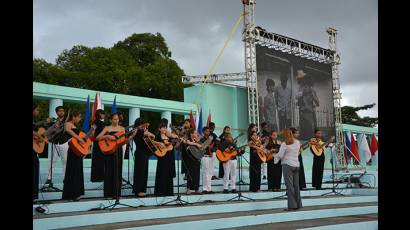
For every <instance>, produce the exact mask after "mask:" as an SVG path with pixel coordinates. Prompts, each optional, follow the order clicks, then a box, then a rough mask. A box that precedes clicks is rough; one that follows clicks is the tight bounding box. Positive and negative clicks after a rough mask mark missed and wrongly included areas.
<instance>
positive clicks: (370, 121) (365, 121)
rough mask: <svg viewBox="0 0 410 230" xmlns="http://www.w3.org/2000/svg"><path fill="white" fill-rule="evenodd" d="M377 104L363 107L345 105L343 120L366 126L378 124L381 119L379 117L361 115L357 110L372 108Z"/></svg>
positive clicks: (346, 122) (347, 122) (345, 122)
mask: <svg viewBox="0 0 410 230" xmlns="http://www.w3.org/2000/svg"><path fill="white" fill-rule="evenodd" d="M375 105H376V104H375V103H373V104H369V105H364V106H361V107H352V106H343V107H342V122H343V123H344V124H351V125H359V126H366V127H374V126H375V125H376V124H378V122H379V120H378V118H377V117H367V116H366V117H360V116H359V115H358V114H357V112H358V111H360V110H367V109H371V108H373V107H374V106H375Z"/></svg>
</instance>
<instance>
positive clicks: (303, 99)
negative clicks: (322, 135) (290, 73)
mask: <svg viewBox="0 0 410 230" xmlns="http://www.w3.org/2000/svg"><path fill="white" fill-rule="evenodd" d="M296 80H297V81H298V83H299V85H300V87H299V91H298V95H297V105H298V106H299V127H300V137H301V139H308V138H309V137H310V136H311V135H312V133H313V131H314V130H315V128H316V126H317V125H316V115H315V107H317V106H319V99H318V97H317V94H316V91H315V90H314V88H313V79H312V77H311V76H310V75H307V74H306V73H304V71H303V70H298V71H297V75H296Z"/></svg>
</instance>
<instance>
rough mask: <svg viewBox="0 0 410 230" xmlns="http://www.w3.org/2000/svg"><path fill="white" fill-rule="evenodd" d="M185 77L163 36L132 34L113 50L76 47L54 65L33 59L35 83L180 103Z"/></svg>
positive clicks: (152, 116)
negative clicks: (183, 78) (172, 57)
mask: <svg viewBox="0 0 410 230" xmlns="http://www.w3.org/2000/svg"><path fill="white" fill-rule="evenodd" d="M183 75H184V72H183V70H182V69H181V68H180V67H179V66H178V64H177V63H176V62H175V61H174V60H172V59H171V52H170V51H169V50H168V46H167V44H166V42H165V39H164V38H163V37H162V35H161V34H160V33H157V34H150V33H143V34H132V35H131V36H129V37H127V38H125V39H124V40H123V41H118V42H117V43H116V44H114V46H113V47H110V48H104V47H86V46H83V45H76V46H73V47H72V48H71V49H69V50H67V49H66V50H64V51H63V52H62V53H61V54H60V55H58V57H57V59H56V64H55V65H54V64H51V63H48V62H46V61H45V60H43V59H34V60H33V81H36V82H42V83H47V84H54V85H61V86H69V87H76V88H84V89H91V90H95V91H104V92H112V93H118V94H127V95H134V96H142V97H151V98H159V99H168V100H177V101H183V98H184V95H183V88H184V85H183V83H182V82H181V77H182V76H183ZM90 96H91V100H92V99H93V95H90ZM65 105H66V103H65ZM70 106H71V105H70ZM70 106H67V108H70ZM108 106H110V105H108ZM47 107H48V105H47ZM74 107H75V106H74ZM47 111H48V109H46V110H45V111H43V112H44V113H45V114H46V113H47ZM84 111H85V106H84ZM84 111H82V112H84ZM107 111H109V110H107ZM43 112H42V113H43ZM123 112H124V115H126V116H128V112H127V111H123ZM144 116H147V117H146V118H147V119H149V120H152V119H156V117H155V118H154V115H152V114H151V113H148V115H144ZM126 120H127V119H126ZM180 120H182V119H180Z"/></svg>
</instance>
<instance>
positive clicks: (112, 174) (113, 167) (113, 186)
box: [96, 113, 125, 198]
mask: <svg viewBox="0 0 410 230" xmlns="http://www.w3.org/2000/svg"><path fill="white" fill-rule="evenodd" d="M119 120H120V119H119V116H118V113H112V114H111V116H110V123H111V124H110V125H109V126H106V127H104V129H103V130H102V131H101V132H100V133H99V134H98V136H97V137H96V140H97V141H99V140H102V139H108V140H112V141H114V140H116V137H115V136H114V135H121V134H123V133H125V129H124V127H122V126H120V125H119ZM122 155H123V150H122V146H117V147H116V150H115V151H114V153H113V154H105V155H104V159H105V170H104V171H105V173H104V197H110V198H117V197H119V196H121V182H122Z"/></svg>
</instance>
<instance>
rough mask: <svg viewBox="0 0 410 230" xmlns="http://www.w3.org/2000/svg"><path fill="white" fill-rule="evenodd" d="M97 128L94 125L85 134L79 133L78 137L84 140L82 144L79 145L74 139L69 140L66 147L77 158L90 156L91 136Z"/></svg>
mask: <svg viewBox="0 0 410 230" xmlns="http://www.w3.org/2000/svg"><path fill="white" fill-rule="evenodd" d="M96 127H97V126H96V125H95V124H94V125H92V126H91V128H90V130H89V131H88V132H87V133H84V132H82V131H81V132H80V134H78V136H80V137H81V138H82V139H83V140H84V142H85V143H84V144H81V143H80V142H79V141H78V140H77V139H76V138H73V137H72V138H71V139H70V141H69V142H68V146H69V147H70V148H71V149H72V150H73V153H74V154H75V155H77V156H78V157H84V156H87V155H88V154H90V149H91V144H92V143H93V142H92V141H91V138H90V136H91V134H92V133H93V131H94V130H95V128H96Z"/></svg>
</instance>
